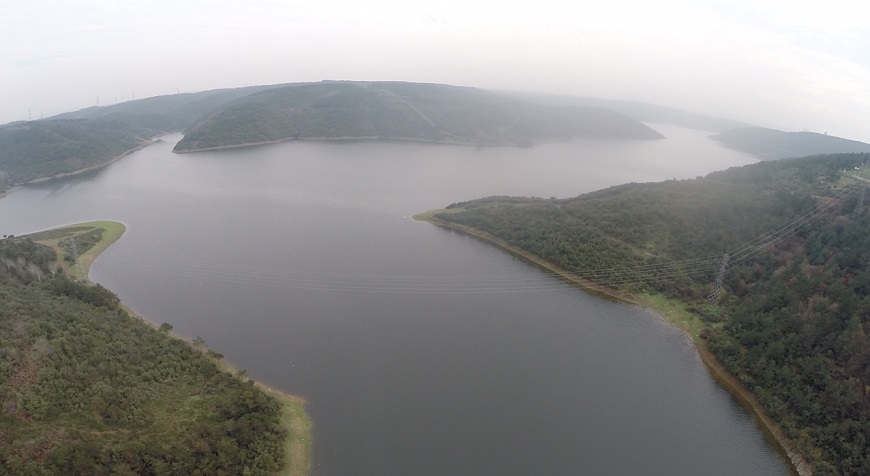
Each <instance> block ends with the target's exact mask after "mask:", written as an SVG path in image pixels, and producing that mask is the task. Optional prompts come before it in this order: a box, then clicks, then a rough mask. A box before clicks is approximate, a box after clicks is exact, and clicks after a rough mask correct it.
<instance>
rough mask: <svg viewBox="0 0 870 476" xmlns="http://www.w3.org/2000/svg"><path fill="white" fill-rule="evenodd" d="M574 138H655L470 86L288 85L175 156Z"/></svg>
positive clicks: (189, 139)
mask: <svg viewBox="0 0 870 476" xmlns="http://www.w3.org/2000/svg"><path fill="white" fill-rule="evenodd" d="M572 137H600V138H615V139H659V138H661V137H662V136H661V135H660V134H658V133H657V132H655V131H653V130H652V129H650V128H648V127H646V126H645V125H643V124H641V123H639V122H637V121H635V120H633V119H630V118H628V117H626V116H624V115H622V114H619V113H616V112H613V111H609V110H605V109H599V108H581V107H556V106H548V105H542V104H535V103H532V102H527V101H523V100H520V99H517V98H513V97H510V96H507V95H504V94H500V93H494V92H488V91H483V90H479V89H474V88H461V87H455V86H447V85H439V84H418V83H401V82H335V81H329V82H321V83H310V84H293V85H287V86H284V87H280V88H273V89H269V90H267V91H263V92H260V93H256V94H251V95H249V96H246V97H244V98H241V99H239V100H236V101H234V102H232V103H229V104H227V105H226V106H224V107H222V108H220V109H218V110H217V111H216V112H215V113H214V114H213V115H211V116H210V117H208V118H206V119H205V120H203V121H201V122H199V123H198V124H196V125H194V126H193V127H191V128H190V129H189V130H188V131H187V133H186V135H185V137H184V139H183V140H182V141H181V142H179V143H178V145H177V146H176V148H175V151H176V152H190V151H196V150H205V149H214V148H221V147H232V146H241V145H247V144H257V143H264V142H275V141H280V140H288V139H345V138H364V139H381V140H415V141H435V142H448V143H456V144H474V145H532V144H534V143H537V142H541V141H552V140H567V139H570V138H572Z"/></svg>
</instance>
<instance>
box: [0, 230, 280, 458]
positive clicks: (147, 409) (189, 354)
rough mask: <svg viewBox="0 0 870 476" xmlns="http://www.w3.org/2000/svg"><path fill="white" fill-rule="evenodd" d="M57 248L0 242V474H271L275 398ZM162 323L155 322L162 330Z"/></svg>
mask: <svg viewBox="0 0 870 476" xmlns="http://www.w3.org/2000/svg"><path fill="white" fill-rule="evenodd" d="M56 259H57V256H56V255H55V252H54V251H53V250H52V249H51V248H48V247H46V246H42V245H39V244H37V243H35V242H33V241H31V240H30V239H26V238H12V237H10V238H6V239H3V240H0V303H2V305H0V474H4V475H6V474H8V475H42V474H45V475H49V474H88V475H100V474H153V475H169V474H176V475H189V474H273V473H275V472H276V471H278V470H279V469H281V468H283V467H284V465H285V459H284V451H285V449H284V443H285V438H286V436H287V431H286V430H285V429H284V428H283V427H282V426H280V425H279V414H280V410H281V407H280V405H279V403H278V402H277V401H276V400H275V399H274V398H272V397H270V396H268V395H266V394H264V393H263V392H262V391H261V390H259V389H258V388H257V387H256V386H254V385H253V383H252V382H250V381H247V382H246V381H243V380H242V379H240V378H237V377H235V376H232V375H230V374H228V373H226V372H224V371H221V370H219V368H218V363H217V362H218V361H217V359H218V358H219V355H218V354H216V353H211V352H205V350H202V351H201V350H197V349H195V348H193V347H192V346H191V345H189V344H187V343H185V342H183V341H181V340H178V339H176V338H173V337H171V336H169V335H168V334H167V333H165V332H160V331H157V330H155V329H153V328H151V327H150V326H148V325H147V324H145V323H144V322H142V321H141V320H139V319H138V318H134V317H131V316H130V315H129V314H128V313H127V312H126V311H124V310H123V309H122V308H121V307H120V305H119V303H118V299H117V298H116V297H115V296H114V295H113V294H112V293H111V292H109V291H107V290H106V289H104V288H102V287H100V286H91V285H86V284H82V283H79V282H74V281H72V280H70V279H68V278H66V277H65V276H63V275H57V274H55V270H56V269H57V267H56V266H55V265H54V264H53V263H55V261H56ZM165 327H167V326H164V328H165Z"/></svg>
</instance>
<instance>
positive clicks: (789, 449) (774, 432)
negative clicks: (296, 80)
mask: <svg viewBox="0 0 870 476" xmlns="http://www.w3.org/2000/svg"><path fill="white" fill-rule="evenodd" d="M445 211H446V210H431V211H428V212H424V213H420V214H417V215H414V216H413V218H414V219H415V220H417V221H424V222H428V223H430V224H432V225H435V226H439V227H443V228H447V229H449V230H452V231H456V232H459V233H462V234H465V235H468V236H471V237H474V238H477V239H479V240H481V241H484V242H486V243H489V244H491V245H495V246H497V247H499V248H501V249H503V250H504V251H507V252H508V253H510V254H512V255H514V256H516V257H518V258H520V259H522V260H524V261H527V262H529V263H530V264H532V265H534V266H536V267H538V268H541V269H543V270H544V271H548V272H550V273H552V274H555V275H556V276H557V277H559V278H560V279H562V280H564V281H566V282H568V283H571V284H573V285H575V286H577V287H579V288H581V289H583V290H584V291H587V292H591V293H592V294H595V295H598V296H600V297H603V298H606V299H610V300H614V301H619V302H624V303H626V304H632V305H636V306H640V307H644V308H647V309H650V310H651V311H653V312H655V313H656V314H657V315H658V316H659V317H660V318H661V319H662V320H663V321H665V322H667V323H669V324H670V325H672V326H674V327H676V328H677V329H680V330H681V331H683V332H685V333H686V335H687V337H689V339H691V340H692V343H693V344H694V345H695V350H696V351H697V352H698V356H699V357H700V359H701V362H703V363H704V367H705V368H706V369H707V371H708V373H709V374H710V376H712V377H713V379H714V380H715V381H716V382H717V383H718V384H719V385H720V386H722V387H723V388H724V389H725V390H726V391H727V392H728V393H729V394H730V395H731V396H732V397H733V398H734V399H736V400H737V402H738V403H740V405H741V406H742V407H743V408H744V409H746V410H747V412H748V413H749V415H750V416H751V417H752V419H753V420H754V421H755V423H756V425H757V426H758V427H759V428H760V429H761V431H762V433H763V434H764V436H765V438H766V439H767V440H768V441H769V442H771V443H773V446H774V449H776V451H777V453H779V454H780V456H781V457H783V459H784V460H785V461H787V462H788V463H789V465H788V466H789V470H790V471H791V472H792V474H795V475H798V476H812V474H813V472H812V468H811V467H810V465H809V463H807V462H806V460H805V459H804V457H803V456H802V455H801V454H800V452H799V451H798V450H797V448H796V447H795V444H794V443H793V442H792V441H791V440H790V439H789V438H788V437H787V436H786V435H785V432H784V431H783V430H782V428H781V427H780V426H779V424H777V423H776V422H775V421H774V420H773V419H772V418H770V417H769V416H768V415H767V414H766V413H765V412H764V409H763V408H762V406H761V404H760V403H759V402H758V400H757V399H756V398H755V396H754V395H753V394H752V392H750V391H749V389H747V388H746V387H745V386H744V385H743V384H742V383H741V382H740V381H739V380H738V379H737V377H735V376H734V375H733V374H731V372H729V371H728V370H727V369H725V367H724V366H723V365H722V364H721V363H720V362H719V360H718V359H717V358H716V356H715V355H714V354H713V352H712V351H710V349H709V348H707V345H706V343H705V342H704V340H703V339H700V338H697V339H696V338H695V336H693V335H692V332H690V331H689V330H688V329H686V328H684V327H682V326H680V325H679V321H675V320H671V319H665V318H664V317H663V316H662V313H663V311H662V310H660V309H655V308H652V307H650V305H649V304H648V303H646V304H645V303H642V302H640V300H639V299H637V298H636V297H635V296H632V295H627V294H624V293H621V292H619V291H616V290H614V289H610V288H604V287H601V286H598V285H596V284H595V283H593V282H591V281H589V280H585V279H581V278H579V277H577V276H576V275H574V274H573V273H571V272H569V271H568V270H566V269H564V268H562V267H561V266H559V265H557V264H555V263H553V262H550V261H548V260H545V259H543V258H541V257H540V256H537V255H535V254H533V253H529V252H528V251H525V250H523V249H521V248H519V247H517V246H514V245H512V244H510V243H508V242H507V241H505V240H503V239H501V238H498V237H496V236H494V235H491V234H489V233H487V232H485V231H482V230H478V229H476V228H473V227H470V226H466V225H461V224H458V223H452V222H448V221H444V220H441V219H440V218H437V217H436V216H435V214H436V213H443V212H445ZM684 324H686V325H689V323H684Z"/></svg>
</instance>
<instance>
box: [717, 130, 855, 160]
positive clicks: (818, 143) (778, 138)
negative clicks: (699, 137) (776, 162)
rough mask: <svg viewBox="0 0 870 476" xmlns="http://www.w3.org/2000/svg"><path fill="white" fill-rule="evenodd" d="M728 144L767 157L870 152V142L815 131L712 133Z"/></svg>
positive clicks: (722, 142) (770, 158) (727, 145)
mask: <svg viewBox="0 0 870 476" xmlns="http://www.w3.org/2000/svg"><path fill="white" fill-rule="evenodd" d="M711 138H712V139H713V140H717V141H719V142H720V143H721V144H722V145H724V146H725V147H730V148H732V149H737V150H740V151H743V152H746V153H749V154H752V155H756V156H758V157H760V158H761V159H763V160H772V159H786V158H789V157H805V156H807V155H816V154H843V153H853V152H870V144H865V143H864V142H858V141H854V140H849V139H842V138H840V137H833V136H829V135H827V134H818V133H815V132H783V131H778V130H776V129H765V128H763V127H742V128H738V129H732V130H728V131H725V132H721V133H719V134H718V135H715V136H712V137H711Z"/></svg>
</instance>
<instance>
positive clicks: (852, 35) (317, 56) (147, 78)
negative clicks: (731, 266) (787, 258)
mask: <svg viewBox="0 0 870 476" xmlns="http://www.w3.org/2000/svg"><path fill="white" fill-rule="evenodd" d="M323 79H349V80H402V81H420V82H436V83H448V84H454V85H461V86H475V87H481V88H491V89H514V90H528V91H538V92H553V93H564V94H572V95H577V96H591V97H601V98H609V99H630V100H639V101H646V102H651V103H655V104H661V105H666V106H671V107H676V108H680V109H686V110H690V111H694V112H701V113H706V114H711V115H717V116H721V117H727V118H731V119H736V120H741V121H745V122H750V123H753V124H757V125H761V126H767V127H774V128H778V129H782V130H789V131H795V130H810V131H815V132H827V133H829V134H831V135H837V136H841V137H846V138H850V139H856V140H862V141H865V142H870V1H868V0H825V1H821V0H814V1H812V2H810V1H806V0H755V1H745V2H744V1H734V0H721V1H719V0H716V1H706V0H686V1H683V0H655V1H653V0H643V1H640V0H638V1H620V0H595V1H587V0H574V1H556V0H552V1H551V0H538V1H523V2H513V1H511V0H497V1H496V0H493V1H490V0H437V1H435V0H430V1H418V0H405V1H386V0H314V1H308V0H302V1H294V0H286V1H261V0H248V1H245V2H242V1H226V0H202V1H199V0H193V1H188V0H174V1H164V0H149V1H134V0H129V1H127V0H105V1H101V0H88V1H78V2H77V1H73V0H64V1H60V0H58V1H47V0H26V1H25V0H20V1H19V0H0V124H2V123H6V122H10V121H15V120H24V119H27V118H28V111H29V114H30V115H31V117H32V118H33V119H37V118H39V117H40V115H44V116H45V117H48V116H50V115H54V114H58V113H61V112H65V111H69V110H75V109H80V108H83V107H88V106H92V105H94V104H96V102H97V98H99V102H100V104H101V105H109V104H113V103H115V102H116V101H117V102H122V101H126V100H129V99H131V98H133V97H134V95H135V98H137V99H141V98H145V97H149V96H155V95H162V94H171V93H175V92H176V91H181V92H193V91H202V90H207V89H215V88H225V87H238V86H245V85H255V84H274V83H288V82H300V81H320V80H323Z"/></svg>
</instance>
